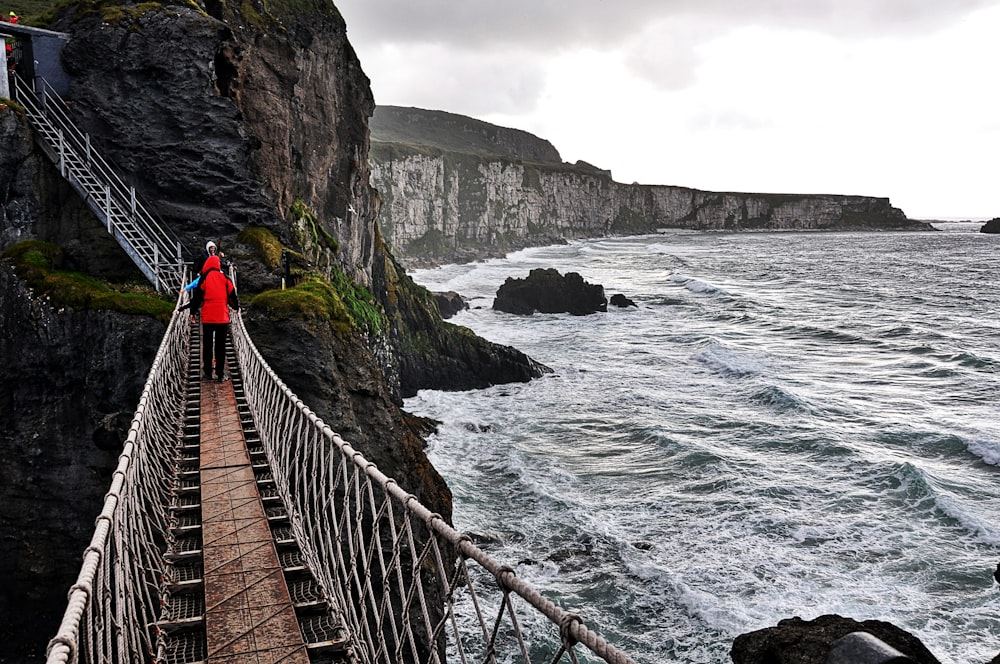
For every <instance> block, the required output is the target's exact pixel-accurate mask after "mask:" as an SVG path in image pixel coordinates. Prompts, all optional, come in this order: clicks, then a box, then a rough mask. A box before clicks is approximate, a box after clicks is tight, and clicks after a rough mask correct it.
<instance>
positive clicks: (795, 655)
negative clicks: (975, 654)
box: [729, 615, 940, 664]
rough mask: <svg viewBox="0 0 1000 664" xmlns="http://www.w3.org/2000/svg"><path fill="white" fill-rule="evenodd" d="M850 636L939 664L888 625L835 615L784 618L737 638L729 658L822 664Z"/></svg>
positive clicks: (746, 663)
mask: <svg viewBox="0 0 1000 664" xmlns="http://www.w3.org/2000/svg"><path fill="white" fill-rule="evenodd" d="M851 632H867V633H869V634H871V635H872V636H874V637H876V638H877V639H879V640H880V641H882V642H884V643H885V644H886V645H888V646H891V647H892V648H895V649H896V650H898V651H899V652H901V653H903V654H904V655H906V656H908V657H910V658H912V659H913V661H915V662H919V664H940V662H939V661H938V659H937V658H936V657H934V655H932V654H931V652H930V651H929V650H927V648H926V647H924V644H923V643H921V642H920V640H919V639H918V638H917V637H915V636H913V635H912V634H910V633H909V632H905V631H903V630H901V629H900V628H898V627H896V626H895V625H892V624H891V623H887V622H882V621H880V620H865V621H864V622H858V621H857V620H852V619H851V618H843V617H841V616H836V615H826V616H820V617H819V618H816V619H815V620H802V619H801V618H788V619H786V620H781V621H779V622H778V625H777V626H776V627H767V628H765V629H760V630H757V631H756V632H749V633H747V634H741V635H740V636H738V637H736V640H735V641H733V648H732V650H731V651H730V652H729V656H730V657H731V658H732V660H733V664H824V662H825V661H826V655H827V653H828V652H829V651H830V646H832V645H833V642H834V641H836V640H837V639H839V638H841V637H843V636H846V635H847V634H850V633H851Z"/></svg>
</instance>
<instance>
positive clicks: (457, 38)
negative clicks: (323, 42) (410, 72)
mask: <svg viewBox="0 0 1000 664" xmlns="http://www.w3.org/2000/svg"><path fill="white" fill-rule="evenodd" d="M335 4H336V5H337V6H338V7H339V8H340V9H341V11H342V13H343V14H344V16H345V18H346V19H347V22H348V35H349V36H352V35H356V36H357V37H358V38H359V39H362V40H364V41H365V42H369V43H372V42H383V43H436V44H443V45H453V46H462V47H473V48H494V47H510V46H514V45H518V46H520V47H522V48H530V49H533V50H541V51H551V50H559V49H561V48H573V47H579V46H582V45H589V46H593V47H597V48H601V47H605V46H608V45H610V44H615V43H617V42H619V41H620V40H624V39H628V38H630V36H632V35H635V34H637V33H639V32H641V31H642V29H643V28H644V27H645V26H646V25H648V23H649V22H651V21H664V20H680V21H683V20H685V19H689V18H692V17H693V18H696V19H698V20H700V21H703V22H711V23H713V24H715V25H716V27H717V29H718V30H720V31H726V30H730V29H734V28H738V27H741V26H745V25H764V26H775V27H788V28H801V29H810V30H815V31H818V32H824V33H829V34H835V35H838V36H842V37H843V36H858V37H866V36H873V35H900V34H902V35H905V34H914V33H921V32H930V31H934V30H937V29H940V28H942V27H944V26H947V25H949V24H951V23H952V22H953V21H955V20H958V19H959V18H961V17H963V16H965V15H967V14H968V13H969V12H971V11H973V10H976V9H980V8H983V7H987V6H994V5H996V4H998V0H947V1H943V0H805V1H803V0H575V1H574V2H568V1H567V0H562V1H556V0H508V1H507V2H503V3H500V2H496V1H495V0H338V1H337V2H336V3H335Z"/></svg>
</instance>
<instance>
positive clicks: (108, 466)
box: [0, 263, 165, 662]
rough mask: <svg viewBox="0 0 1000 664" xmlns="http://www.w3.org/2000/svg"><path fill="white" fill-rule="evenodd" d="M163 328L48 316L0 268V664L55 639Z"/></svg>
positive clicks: (118, 319)
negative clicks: (1, 648)
mask: <svg viewBox="0 0 1000 664" xmlns="http://www.w3.org/2000/svg"><path fill="white" fill-rule="evenodd" d="M164 329H165V328H164V325H163V324H162V323H160V322H158V321H156V320H154V319H152V318H147V317H141V316H127V315H124V314H118V313H114V312H109V311H74V310H73V309H68V308H53V307H52V306H51V304H50V303H49V302H48V301H47V300H46V299H45V298H43V297H39V296H38V295H37V294H34V293H32V292H31V291H30V290H28V289H27V288H26V287H25V286H24V283H23V282H22V281H21V280H20V279H19V278H18V277H17V276H16V275H15V274H14V272H13V271H12V269H11V267H10V266H9V265H8V264H6V263H0V358H2V363H3V368H2V375H0V450H2V452H3V457H4V462H3V464H2V465H0V587H2V588H3V590H2V591H0V639H2V640H3V642H4V643H5V644H6V645H5V646H4V652H3V653H2V654H0V661H9V662H25V661H37V660H38V659H40V658H41V657H42V656H44V653H45V646H46V643H47V642H48V639H50V638H51V637H52V635H53V634H55V631H56V628H57V627H58V625H59V620H60V618H61V617H62V611H63V609H65V597H66V591H67V590H68V588H69V586H70V584H72V583H73V581H74V580H75V579H76V575H77V574H78V573H79V571H80V562H81V555H82V553H83V549H84V547H86V545H87V543H88V542H89V541H90V537H91V536H92V535H93V532H94V519H95V517H96V516H97V514H98V513H99V512H100V508H101V504H102V503H103V500H104V494H105V492H106V491H107V490H108V486H109V484H110V481H111V480H110V478H111V472H112V470H113V469H114V466H115V463H116V460H117V458H118V454H119V453H120V452H121V445H122V441H123V440H124V438H125V435H124V434H125V432H127V431H128V427H129V424H130V423H131V421H132V416H133V414H134V412H135V408H136V405H137V403H138V399H139V394H140V393H141V392H142V387H143V385H144V384H145V382H146V374H147V372H148V370H149V365H150V364H151V363H152V360H153V357H154V356H155V355H156V350H157V348H158V347H159V340H160V338H161V337H162V336H163V332H164Z"/></svg>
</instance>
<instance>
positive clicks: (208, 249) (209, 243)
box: [205, 240, 215, 254]
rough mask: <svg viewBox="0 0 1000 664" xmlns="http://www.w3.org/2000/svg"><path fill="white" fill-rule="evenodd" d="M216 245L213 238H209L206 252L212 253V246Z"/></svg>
mask: <svg viewBox="0 0 1000 664" xmlns="http://www.w3.org/2000/svg"><path fill="white" fill-rule="evenodd" d="M214 246H215V243H214V242H212V241H211V240H209V241H208V244H206V245H205V252H206V253H209V254H210V253H212V247H214Z"/></svg>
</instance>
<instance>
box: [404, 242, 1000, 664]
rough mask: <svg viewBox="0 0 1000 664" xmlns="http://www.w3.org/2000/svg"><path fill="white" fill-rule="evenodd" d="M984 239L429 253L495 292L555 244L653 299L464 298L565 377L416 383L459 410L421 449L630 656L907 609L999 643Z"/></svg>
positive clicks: (466, 283)
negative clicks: (621, 305)
mask: <svg viewBox="0 0 1000 664" xmlns="http://www.w3.org/2000/svg"><path fill="white" fill-rule="evenodd" d="M979 240H980V238H978V237H975V236H974V235H973V234H961V233H937V234H933V233H921V234H910V233H899V234H870V235H865V234H804V235H795V234H776V235H761V234H753V235H745V236H744V235H738V234H737V235H726V236H725V237H720V236H715V235H668V236H656V237H650V238H646V239H637V238H628V239H624V240H621V241H619V240H615V239H607V238H605V239H602V240H600V241H599V243H597V244H595V245H593V246H592V247H591V245H589V244H588V243H579V244H577V245H573V246H568V247H562V248H560V247H547V248H542V249H538V250H526V251H524V252H518V253H517V254H516V255H512V256H511V257H508V259H507V260H497V261H487V262H483V263H478V264H476V265H474V266H455V267H454V268H451V267H449V268H445V269H443V270H441V271H440V272H436V271H430V272H427V273H424V272H421V273H418V278H417V280H418V282H422V283H434V284H435V288H434V289H435V290H457V291H459V292H462V293H463V294H473V295H477V296H479V297H481V298H483V300H484V301H485V300H486V299H487V298H492V295H493V293H495V290H496V288H497V286H498V285H499V284H501V283H502V282H503V280H504V279H505V278H506V277H507V276H517V275H518V274H524V273H526V272H527V270H528V269H530V268H532V267H557V269H560V270H561V271H564V272H565V271H577V272H579V273H580V274H582V275H584V277H585V278H588V280H592V283H593V282H595V281H596V282H599V283H605V284H613V286H612V287H613V288H616V289H619V290H621V291H623V292H625V293H626V294H629V295H630V296H631V293H641V299H642V301H643V302H644V303H645V304H646V307H645V308H643V309H641V311H640V312H639V314H638V315H613V314H610V313H609V314H608V315H599V316H595V317H586V319H577V318H570V317H566V316H561V317H560V316H532V317H513V316H502V315H497V314H495V313H494V312H492V311H489V310H488V309H482V310H470V311H467V312H463V313H462V314H460V315H459V316H458V317H456V319H455V322H458V323H459V324H461V325H466V326H468V327H471V328H472V329H473V330H474V331H476V332H477V333H479V334H482V335H484V336H487V337H488V338H490V339H492V340H494V341H497V342H499V343H504V344H510V345H514V346H516V347H518V348H519V349H520V350H523V351H525V352H526V353H528V354H529V355H530V356H532V357H535V358H536V359H539V360H541V361H543V362H545V363H546V364H549V365H550V366H553V367H554V368H555V369H556V371H557V373H556V375H555V376H550V377H548V378H545V379H542V380H538V381H533V382H532V383H528V384H515V385H510V386H498V387H494V388H489V389H487V390H481V391H470V392H461V393H438V392H421V393H420V394H419V395H418V396H417V397H416V398H414V399H410V400H408V401H407V404H406V405H407V408H408V409H409V410H411V411H412V412H415V413H417V414H421V415H428V416H431V417H435V418H437V419H440V420H442V421H443V424H442V426H441V428H440V434H439V435H438V436H437V437H436V438H434V439H432V440H431V441H430V448H429V453H430V456H431V459H432V461H433V463H434V464H435V466H436V467H438V469H439V470H440V471H441V472H442V474H443V475H444V476H445V477H446V479H447V480H448V482H449V484H450V485H451V486H452V488H453V492H454V495H455V521H456V524H457V525H458V526H459V527H460V528H462V529H469V530H473V531H474V532H478V533H480V534H483V535H485V536H487V537H489V538H492V540H491V541H492V542H493V544H492V545H491V548H490V553H491V555H496V556H497V557H499V558H500V559H502V560H504V561H505V562H507V563H508V564H517V563H519V562H521V561H525V562H524V565H525V569H524V572H523V574H528V575H530V576H531V579H532V583H537V584H538V585H539V587H540V588H539V589H540V590H541V591H542V592H543V593H553V594H555V595H557V596H558V597H560V598H562V600H564V601H566V602H568V603H570V604H571V605H572V609H573V610H574V611H578V612H580V613H582V614H583V615H584V616H586V617H587V618H588V619H592V620H595V621H597V622H598V623H600V624H603V625H608V626H612V628H613V632H614V633H615V635H616V637H617V638H620V639H621V642H622V643H624V644H626V645H627V646H628V647H627V648H626V651H627V652H628V653H629V654H630V655H631V656H633V658H634V659H635V660H636V661H637V662H639V664H652V663H653V662H661V661H678V662H685V663H686V662H718V661H726V659H727V657H728V651H729V648H730V646H731V643H732V638H733V637H734V636H735V635H736V634H738V633H741V632H745V631H749V630H752V629H759V628H763V627H767V626H770V625H774V624H776V623H777V621H779V620H781V619H783V618H788V617H791V616H794V615H799V616H802V617H803V618H806V619H810V618H815V617H816V616H819V615H822V614H824V613H840V614H842V615H848V616H851V617H855V618H857V619H866V618H877V619H882V620H887V621H890V622H893V623H894V624H897V625H899V626H900V627H902V628H903V629H906V630H908V631H910V632H912V633H914V634H916V635H917V636H918V637H919V638H921V640H923V641H924V643H925V645H927V647H928V648H929V649H930V650H931V651H932V652H933V653H934V655H935V656H936V657H937V658H938V659H939V660H941V661H942V662H943V663H944V664H959V663H964V662H974V661H988V660H989V659H990V658H991V657H993V655H995V654H996V650H997V647H996V644H995V640H994V639H993V637H992V635H993V634H996V633H1000V618H998V617H997V614H996V612H995V610H994V609H995V601H996V598H995V592H993V591H995V587H994V586H993V581H992V578H991V577H990V576H989V573H990V572H991V571H992V567H993V566H995V564H996V561H997V560H1000V529H998V528H996V527H995V526H994V525H993V521H994V518H995V514H997V513H1000V495H998V493H997V492H996V490H995V486H996V483H997V480H998V479H1000V478H998V476H997V473H998V472H1000V471H998V469H997V466H1000V442H998V441H1000V438H998V436H1000V429H998V428H997V424H996V416H995V407H994V406H995V395H996V394H997V393H998V392H1000V372H995V371H991V368H992V364H990V362H991V361H992V360H988V358H992V357H993V356H994V355H995V354H996V353H995V352H994V349H993V347H992V346H991V345H990V343H991V342H990V341H989V339H996V338H1000V321H998V320H997V318H996V316H995V312H996V311H997V310H1000V292H997V291H996V290H995V289H993V288H992V286H991V283H990V281H989V279H986V278H978V277H977V278H971V277H970V276H969V275H984V274H985V273H984V272H983V266H985V265H989V264H990V260H992V254H991V253H990V249H989V247H988V246H987V245H986V244H985V243H982V242H980V241H979ZM643 245H645V248H644V250H643ZM619 249H620V251H619ZM941 266H947V268H948V269H946V270H945V269H940V267H941ZM779 277H780V278H779ZM425 279H426V281H424V280H425ZM788 284H796V286H795V287H789V286H788ZM908 293H919V295H920V298H919V300H917V299H915V298H911V297H908V296H907V294H908ZM956 293H962V294H963V298H962V299H960V300H959V299H957V298H956ZM732 294H736V296H733V295H732ZM734 303H735V304H734ZM665 305H669V306H665ZM921 340H922V341H921ZM916 344H922V346H920V347H919V348H915V345H916ZM984 358H986V359H987V360H988V361H984ZM928 363H931V364H932V365H936V364H940V365H943V366H944V367H945V368H947V369H951V371H933V369H935V368H936V366H928ZM980 460H981V461H980ZM518 571H519V574H522V571H521V570H520V569H519V570H518Z"/></svg>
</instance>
